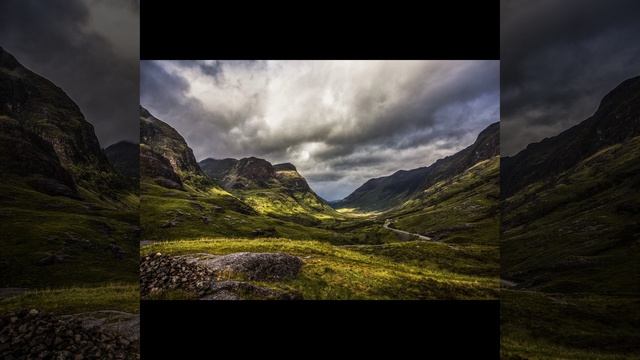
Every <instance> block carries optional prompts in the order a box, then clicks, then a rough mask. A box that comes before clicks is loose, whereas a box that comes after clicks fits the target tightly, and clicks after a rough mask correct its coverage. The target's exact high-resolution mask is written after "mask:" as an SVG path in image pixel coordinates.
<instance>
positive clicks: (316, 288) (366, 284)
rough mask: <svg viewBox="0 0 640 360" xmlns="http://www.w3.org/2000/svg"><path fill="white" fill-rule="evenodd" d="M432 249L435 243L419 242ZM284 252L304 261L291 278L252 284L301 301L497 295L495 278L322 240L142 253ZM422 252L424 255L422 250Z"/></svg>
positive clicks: (209, 243) (228, 243)
mask: <svg viewBox="0 0 640 360" xmlns="http://www.w3.org/2000/svg"><path fill="white" fill-rule="evenodd" d="M423 246H425V247H432V248H433V250H434V251H438V248H439V247H441V246H442V245H440V244H430V243H424V244H423ZM244 251H249V252H284V253H287V254H291V255H295V256H299V257H301V258H302V259H303V261H304V266H303V268H302V272H301V274H300V275H299V276H298V277H297V278H296V279H293V280H288V281H283V282H277V283H257V284H258V285H261V286H268V287H274V288H278V289H282V290H287V291H296V292H299V293H301V294H302V295H303V296H304V298H305V299H307V300H311V299H316V300H321V299H332V300H340V299H490V298H496V296H497V287H498V284H497V280H496V279H495V278H493V277H482V276H473V275H469V274H462V273H456V272H452V271H450V270H447V269H445V268H444V267H439V266H433V267H428V266H425V265H426V264H427V262H425V263H416V262H411V261H407V262H401V261H396V260H393V259H392V258H390V257H389V256H379V255H375V254H370V253H367V251H366V249H364V248H361V249H358V250H355V249H352V248H346V247H340V246H335V245H332V244H329V243H326V242H319V241H308V240H290V239H222V238H218V239H208V238H203V239H198V240H190V241H167V242H161V243H153V244H150V245H147V246H144V247H142V248H141V253H142V255H146V254H148V253H155V252H160V253H163V254H173V255H178V254H191V253H209V254H229V253H235V252H244ZM428 252H429V251H428V250H425V253H428Z"/></svg>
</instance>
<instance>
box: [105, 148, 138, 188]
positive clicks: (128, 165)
mask: <svg viewBox="0 0 640 360" xmlns="http://www.w3.org/2000/svg"><path fill="white" fill-rule="evenodd" d="M104 153H105V155H106V156H107V158H108V159H109V162H110V163H111V165H112V166H113V167H114V168H115V169H116V171H118V172H119V173H120V174H121V175H123V176H125V177H128V178H131V179H134V180H135V181H136V182H137V180H138V179H139V178H140V145H138V144H134V143H132V142H129V141H120V142H117V143H115V144H112V145H110V146H109V147H107V148H106V149H104Z"/></svg>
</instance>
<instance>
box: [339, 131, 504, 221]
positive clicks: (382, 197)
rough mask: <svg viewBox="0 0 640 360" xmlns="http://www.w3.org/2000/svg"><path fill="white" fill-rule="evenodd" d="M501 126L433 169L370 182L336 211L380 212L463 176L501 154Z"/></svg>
mask: <svg viewBox="0 0 640 360" xmlns="http://www.w3.org/2000/svg"><path fill="white" fill-rule="evenodd" d="M499 130H500V126H499V123H498V122H495V123H493V124H491V125H489V126H487V127H486V128H485V129H484V130H482V131H481V132H480V133H479V134H478V137H477V138H476V141H475V142H474V143H473V144H471V145H470V146H468V147H466V148H465V149H463V150H461V151H459V152H457V153H455V154H453V155H450V156H447V157H444V158H441V159H438V160H437V161H436V162H434V163H433V164H431V165H430V166H425V167H420V168H416V169H412V170H398V171H396V172H395V173H393V174H392V175H389V176H383V177H378V178H374V179H370V180H368V181H367V182H365V183H364V184H363V185H362V186H360V187H359V188H357V189H356V190H354V191H353V192H352V193H351V194H350V195H348V196H347V197H345V198H344V199H342V200H338V201H335V202H333V203H332V205H333V206H334V207H336V208H358V209H361V210H367V211H379V210H385V209H389V208H391V207H393V206H396V205H399V204H400V203H402V202H403V201H406V200H408V199H410V198H411V197H413V196H415V195H416V194H418V193H419V192H420V190H422V189H426V188H428V187H429V186H431V185H433V184H435V183H436V182H437V181H439V180H442V179H445V178H449V177H452V176H455V175H457V174H460V173H461V172H462V171H464V170H465V169H467V168H469V167H470V166H472V165H473V164H475V163H477V162H479V161H481V160H485V159H489V158H491V157H493V156H497V155H498V154H499Z"/></svg>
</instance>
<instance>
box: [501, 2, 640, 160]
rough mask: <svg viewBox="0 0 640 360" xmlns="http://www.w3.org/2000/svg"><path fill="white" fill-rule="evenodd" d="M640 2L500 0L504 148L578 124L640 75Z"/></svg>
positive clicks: (508, 149)
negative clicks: (612, 92)
mask: <svg viewBox="0 0 640 360" xmlns="http://www.w3.org/2000/svg"><path fill="white" fill-rule="evenodd" d="M639 16H640V2H638V1H635V0H613V1H599V0H565V1H555V0H543V1H527V0H506V1H505V0H503V1H502V13H501V19H502V25H501V26H502V27H501V51H502V53H501V82H502V87H501V91H502V103H501V114H502V116H501V150H502V153H503V154H505V155H513V154H515V153H517V152H518V151H520V150H522V149H523V148H524V147H526V145H527V144H529V143H531V142H536V141H540V140H542V139H543V138H544V137H549V136H553V135H556V134H558V133H559V132H561V131H563V130H565V129H567V128H569V127H571V126H573V125H575V124H577V123H579V122H580V121H582V120H584V119H586V118H587V117H589V116H590V115H591V114H593V112H594V111H595V110H596V109H597V107H598V105H599V101H600V100H601V99H602V97H603V96H604V95H606V93H607V92H608V91H610V90H611V89H613V88H614V87H615V86H616V85H618V84H619V83H621V82H622V81H624V80H626V79H628V78H630V77H633V76H636V75H638V74H640V42H639V41H638V37H639V36H640V21H638V18H639Z"/></svg>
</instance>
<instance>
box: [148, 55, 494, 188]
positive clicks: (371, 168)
mask: <svg viewBox="0 0 640 360" xmlns="http://www.w3.org/2000/svg"><path fill="white" fill-rule="evenodd" d="M140 78H141V85H140V91H141V100H140V102H141V104H142V105H143V106H145V107H146V108H147V109H148V110H149V111H150V112H151V113H152V114H154V115H155V116H157V117H158V118H160V119H161V120H163V121H165V122H167V123H169V124H170V125H171V126H173V127H174V128H176V129H177V130H178V131H179V132H180V133H181V134H182V135H183V136H184V137H185V138H186V140H187V142H188V143H189V146H191V148H192V149H193V150H194V153H195V156H196V158H197V159H198V160H202V159H205V158H208V157H212V158H216V159H221V158H226V157H233V158H242V157H247V156H257V157H262V158H265V159H267V160H269V161H271V162H272V163H274V164H275V163H279V162H291V163H293V164H294V165H295V166H296V167H297V168H298V171H299V172H300V173H301V174H302V175H303V176H305V177H306V178H307V180H308V181H309V182H310V185H311V186H312V188H313V189H314V190H315V191H316V192H317V193H318V194H319V195H320V196H322V197H324V198H325V199H328V200H336V199H341V198H343V197H344V196H346V195H348V194H349V193H351V192H352V191H353V190H354V189H355V188H357V187H358V186H360V185H362V183H364V182H365V181H366V180H368V179H370V178H372V177H379V176H384V175H389V174H391V173H393V172H395V171H397V170H399V169H412V168H416V167H421V166H426V165H429V164H431V163H432V162H434V161H435V160H437V159H439V158H441V157H443V156H446V155H450V154H453V153H455V152H457V151H459V150H460V149H462V148H464V147H466V146H468V145H470V144H471V143H473V141H474V140H475V138H476V136H477V134H478V133H479V132H480V131H481V130H482V129H484V128H485V127H486V126H487V125H489V124H490V123H493V122H495V121H498V119H499V81H500V80H499V63H498V61H142V62H141V68H140Z"/></svg>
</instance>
